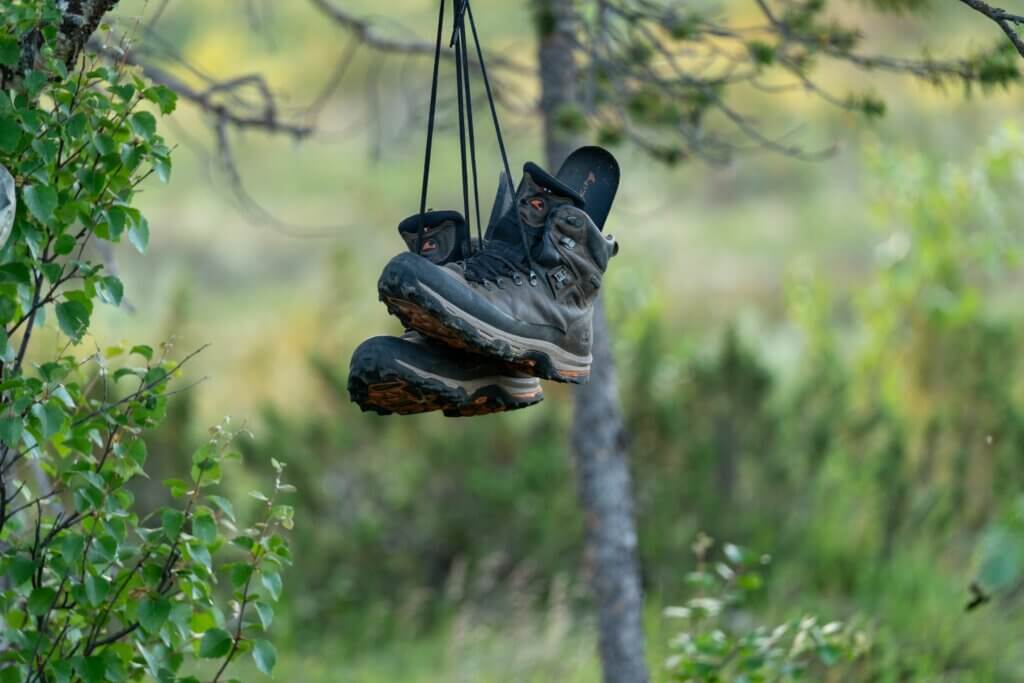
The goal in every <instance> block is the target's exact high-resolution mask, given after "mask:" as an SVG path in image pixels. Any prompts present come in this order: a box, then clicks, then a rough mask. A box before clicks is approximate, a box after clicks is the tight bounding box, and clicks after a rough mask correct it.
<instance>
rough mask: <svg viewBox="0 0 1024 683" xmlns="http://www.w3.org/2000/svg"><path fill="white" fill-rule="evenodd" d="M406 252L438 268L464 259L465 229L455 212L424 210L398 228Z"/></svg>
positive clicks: (467, 237) (466, 245) (458, 214)
mask: <svg viewBox="0 0 1024 683" xmlns="http://www.w3.org/2000/svg"><path fill="white" fill-rule="evenodd" d="M398 233H399V234H400V235H401V236H402V239H403V240H405V243H406V245H407V246H408V247H409V251H411V252H413V253H416V254H419V255H420V256H422V257H424V258H426V259H428V260H429V261H431V262H433V263H436V264H438V265H441V264H444V263H448V262H450V261H457V260H459V259H462V258H465V257H466V256H468V242H469V228H468V227H467V226H466V221H465V220H463V218H462V214H460V213H459V212H457V211H428V212H427V213H424V214H415V215H413V216H409V217H408V218H406V219H405V220H404V221H402V222H401V223H400V224H399V225H398Z"/></svg>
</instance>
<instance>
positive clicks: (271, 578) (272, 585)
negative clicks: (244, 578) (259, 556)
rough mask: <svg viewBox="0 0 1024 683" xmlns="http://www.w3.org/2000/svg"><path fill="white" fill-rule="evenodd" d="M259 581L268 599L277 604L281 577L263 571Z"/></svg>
mask: <svg viewBox="0 0 1024 683" xmlns="http://www.w3.org/2000/svg"><path fill="white" fill-rule="evenodd" d="M260 580H261V581H262V582H263V586H264V587H265V588H266V589H267V592H268V593H269V594H270V598H271V599H272V600H273V601H274V602H277V601H278V600H279V599H280V598H281V588H282V584H281V575H280V574H278V573H277V572H275V571H264V572H263V575H262V576H261V577H260Z"/></svg>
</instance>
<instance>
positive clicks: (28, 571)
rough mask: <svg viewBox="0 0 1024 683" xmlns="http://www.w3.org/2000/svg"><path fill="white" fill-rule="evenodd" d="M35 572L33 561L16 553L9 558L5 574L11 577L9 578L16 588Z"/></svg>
mask: <svg viewBox="0 0 1024 683" xmlns="http://www.w3.org/2000/svg"><path fill="white" fill-rule="evenodd" d="M35 572H36V563H35V561H34V560H33V559H32V558H30V557H26V556H25V555H18V556H16V557H15V558H14V559H13V560H11V565H10V568H9V569H8V570H7V576H9V577H11V580H12V581H13V582H14V587H15V588H17V587H19V586H21V585H22V584H23V583H25V582H26V581H28V580H29V579H31V578H32V575H33V574H35Z"/></svg>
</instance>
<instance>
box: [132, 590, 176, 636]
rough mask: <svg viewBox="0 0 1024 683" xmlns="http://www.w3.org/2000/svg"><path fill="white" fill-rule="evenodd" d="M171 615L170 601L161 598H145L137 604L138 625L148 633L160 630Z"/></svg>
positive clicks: (155, 632) (151, 633) (153, 633)
mask: <svg viewBox="0 0 1024 683" xmlns="http://www.w3.org/2000/svg"><path fill="white" fill-rule="evenodd" d="M169 616H171V603H170V602H168V601H167V600H164V599H163V598H156V599H151V598H146V599H145V600H143V601H142V603H141V604H140V605H139V625H141V626H142V628H143V630H144V631H145V632H146V633H149V634H150V635H155V634H157V633H159V632H160V629H161V628H163V625H164V624H165V623H167V618H168V617H169Z"/></svg>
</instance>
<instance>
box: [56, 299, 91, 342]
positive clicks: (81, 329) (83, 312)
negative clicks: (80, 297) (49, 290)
mask: <svg viewBox="0 0 1024 683" xmlns="http://www.w3.org/2000/svg"><path fill="white" fill-rule="evenodd" d="M90 314H91V311H90V310H89V307H88V306H86V305H85V304H84V303H82V302H81V301H64V302H62V303H59V304H57V324H59V325H60V329H61V331H62V332H63V333H64V334H66V335H67V336H68V337H70V338H71V339H72V340H74V341H79V340H80V339H81V338H82V335H84V334H85V332H86V330H88V329H89V316H90Z"/></svg>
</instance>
